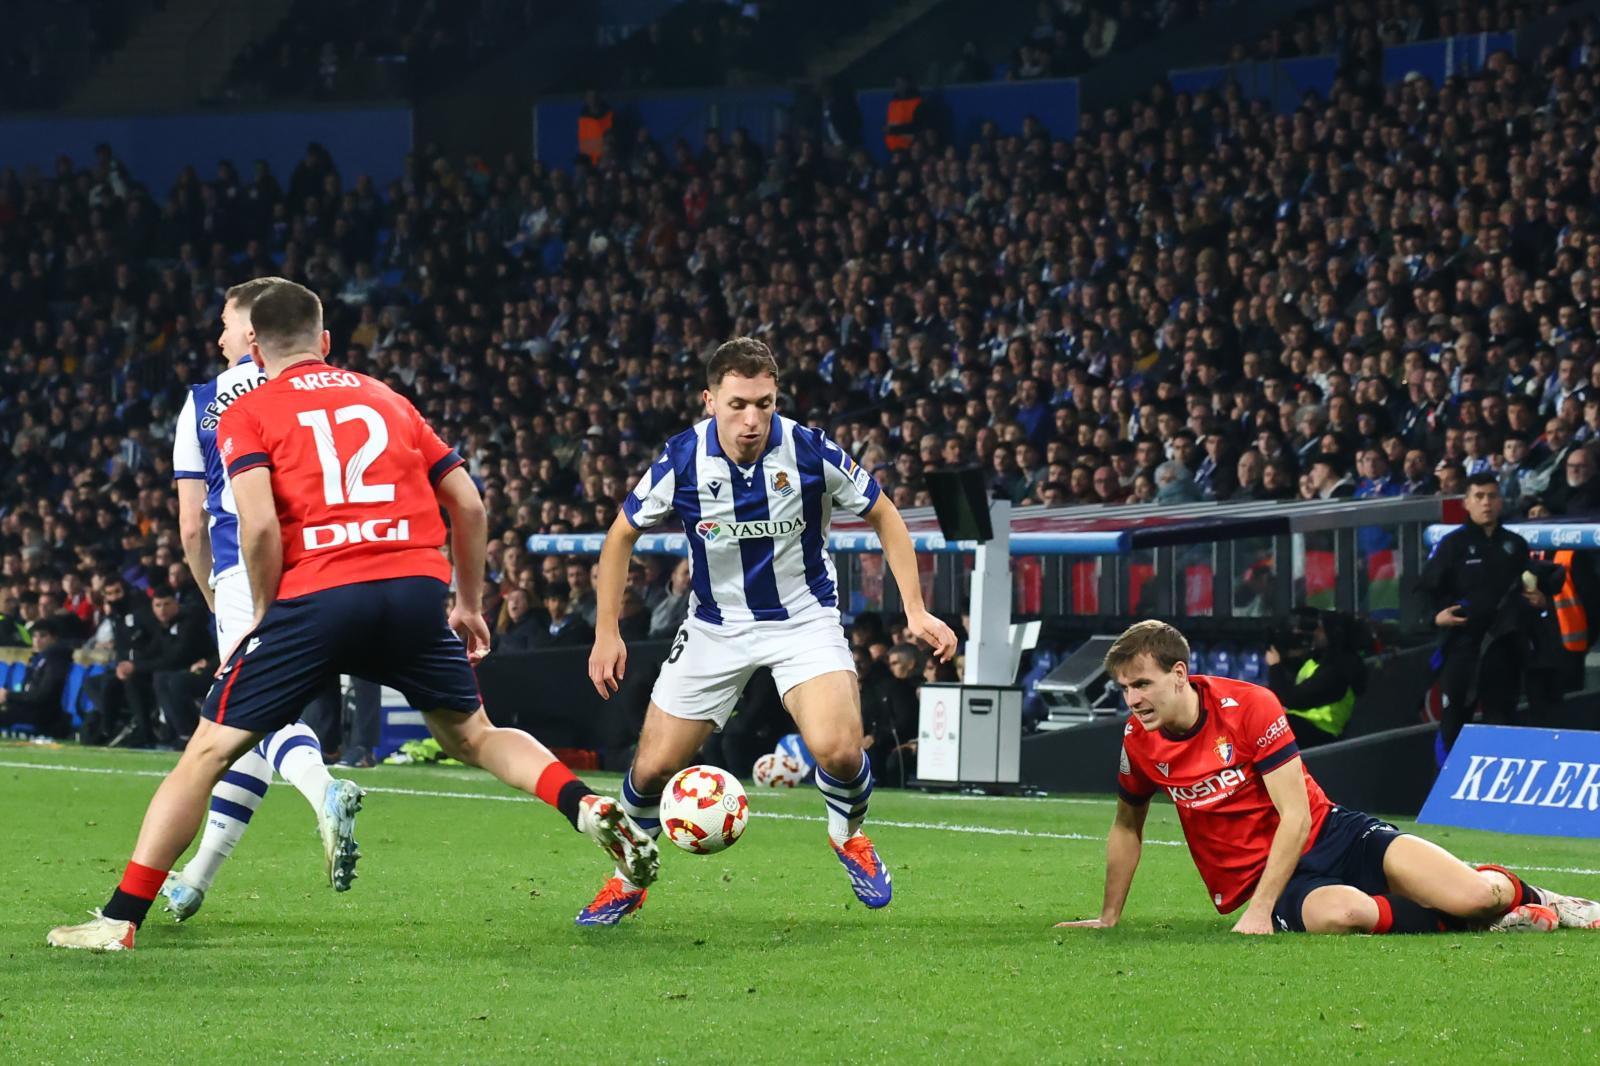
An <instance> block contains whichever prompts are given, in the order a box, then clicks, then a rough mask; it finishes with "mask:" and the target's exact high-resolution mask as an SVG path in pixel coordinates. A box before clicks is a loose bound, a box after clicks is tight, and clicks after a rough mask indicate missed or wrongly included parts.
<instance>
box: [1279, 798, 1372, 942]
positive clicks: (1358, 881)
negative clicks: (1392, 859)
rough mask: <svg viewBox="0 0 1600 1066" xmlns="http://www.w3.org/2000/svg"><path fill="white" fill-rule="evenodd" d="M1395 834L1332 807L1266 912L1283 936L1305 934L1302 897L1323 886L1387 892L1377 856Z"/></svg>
mask: <svg viewBox="0 0 1600 1066" xmlns="http://www.w3.org/2000/svg"><path fill="white" fill-rule="evenodd" d="M1399 835H1400V830H1398V829H1396V828H1395V827H1394V826H1392V825H1390V824H1389V823H1388V822H1383V821H1379V820H1378V819H1376V818H1374V817H1373V816H1372V815H1370V814H1363V813H1362V812H1360V811H1352V810H1350V809H1348V808H1346V807H1334V808H1333V809H1332V810H1330V811H1329V812H1328V816H1327V817H1326V818H1324V819H1323V820H1322V832H1321V833H1319V834H1318V835H1317V842H1316V843H1315V844H1313V845H1311V850H1310V851H1308V852H1306V853H1305V854H1304V855H1302V856H1300V864H1299V865H1298V866H1296V867H1295V868H1294V873H1293V875H1291V876H1290V878H1289V883H1288V884H1287V885H1286V886H1284V889H1283V895H1281V896H1279V897H1278V903H1277V906H1275V907H1273V908H1272V920H1273V921H1274V922H1275V923H1277V926H1278V928H1279V929H1282V930H1284V931H1286V932H1291V933H1303V932H1305V931H1306V923H1305V921H1304V919H1303V918H1302V916H1301V913H1300V911H1301V908H1302V907H1304V906H1305V902H1306V897H1307V896H1309V895H1310V894H1311V893H1312V892H1313V891H1315V890H1316V889H1319V888H1321V887H1323V886H1324V885H1349V886H1350V887H1351V888H1356V889H1360V890H1361V891H1362V892H1365V893H1366V894H1367V895H1369V896H1377V895H1381V894H1382V893H1385V892H1387V891H1389V878H1388V877H1386V876H1385V875H1384V872H1383V856H1384V855H1385V854H1386V853H1387V852H1388V850H1389V845H1390V844H1393V843H1394V841H1395V838H1396V837H1398V836H1399Z"/></svg>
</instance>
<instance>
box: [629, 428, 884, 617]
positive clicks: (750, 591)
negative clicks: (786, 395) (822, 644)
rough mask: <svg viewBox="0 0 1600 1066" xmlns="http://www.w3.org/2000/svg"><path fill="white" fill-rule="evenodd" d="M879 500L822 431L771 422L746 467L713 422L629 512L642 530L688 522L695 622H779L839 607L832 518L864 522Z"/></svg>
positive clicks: (687, 438) (679, 446)
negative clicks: (830, 547)
mask: <svg viewBox="0 0 1600 1066" xmlns="http://www.w3.org/2000/svg"><path fill="white" fill-rule="evenodd" d="M879 495H880V490H879V488H878V483H877V482H876V481H874V480H873V479H872V475H871V474H869V473H867V472H866V471H865V470H863V469H862V468H861V466H860V465H859V464H857V463H856V462H855V460H853V459H851V458H850V456H849V455H848V454H846V453H845V451H844V449H842V448H840V447H839V446H838V445H837V444H835V443H834V442H833V441H831V440H829V439H828V438H827V437H826V436H824V435H823V433H822V431H821V430H820V429H810V428H807V427H805V426H802V425H800V424H799V423H797V422H795V421H794V420H792V419H788V418H784V417H782V416H781V415H773V417H772V431H771V433H770V435H769V436H768V438H767V449H766V451H764V452H763V453H762V454H761V457H760V458H759V459H757V460H756V461H755V464H754V465H752V466H748V467H740V466H738V465H737V464H735V463H734V461H733V460H732V459H731V458H729V457H728V455H727V454H726V453H725V452H723V450H722V445H721V443H720V442H718V440H717V429H716V425H715V424H714V423H713V421H712V420H711V419H709V418H708V419H706V420H705V421H703V422H700V423H697V424H696V425H695V426H693V427H692V428H690V429H686V430H684V431H683V432H682V433H679V434H678V435H677V436H675V437H673V438H672V439H671V440H669V441H667V447H666V450H665V451H663V452H662V454H661V456H660V457H659V458H657V459H656V461H655V463H654V464H653V465H652V466H651V467H650V472H649V473H648V474H646V475H645V476H644V477H643V478H641V479H640V480H639V483H638V485H636V486H635V487H634V490H633V491H632V492H631V493H629V494H628V497H627V499H625V500H624V501H623V502H622V513H623V514H625V515H627V517H628V521H629V522H632V523H633V525H634V527H635V528H636V529H649V528H650V527H651V526H654V525H657V524H658V523H660V522H661V521H662V520H663V519H665V518H666V517H667V515H668V514H671V513H673V512H676V513H677V515H678V517H679V518H680V519H682V521H683V528H684V532H685V533H686V534H687V536H688V539H689V569H690V572H691V573H692V575H693V583H692V586H691V593H690V604H691V607H690V610H691V612H692V613H693V614H694V616H695V617H696V618H699V619H700V620H701V621H703V622H709V623H711V624H712V625H721V624H722V623H724V622H750V621H760V622H773V621H782V620H784V619H789V618H799V617H802V616H804V615H806V614H808V613H810V612H814V611H818V610H822V609H833V608H836V607H837V606H838V602H839V598H838V594H837V592H836V590H835V572H834V569H833V560H832V559H830V558H829V557H828V551H827V543H828V522H829V518H830V516H831V515H832V513H833V508H834V506H835V505H838V506H839V507H843V508H845V509H847V510H849V511H851V512H853V513H855V514H858V515H864V514H866V513H867V512H868V511H870V510H871V509H872V505H873V504H875V503H876V502H877V501H878V496H879Z"/></svg>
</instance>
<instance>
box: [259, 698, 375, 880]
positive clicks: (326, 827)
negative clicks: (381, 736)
mask: <svg viewBox="0 0 1600 1066" xmlns="http://www.w3.org/2000/svg"><path fill="white" fill-rule="evenodd" d="M264 747H265V750H266V755H267V759H268V760H269V761H270V762H271V763H272V768H273V769H274V770H277V771H278V776H279V777H281V778H283V779H284V780H285V781H287V782H289V784H291V785H293V786H294V787H295V791H297V792H299V793H300V795H302V796H304V797H305V798H306V802H307V803H309V804H311V810H312V813H314V814H315V815H316V817H317V833H318V835H319V836H321V837H322V860H323V869H324V872H325V873H326V874H327V876H328V884H330V885H331V886H333V890H334V891H335V892H348V891H349V890H350V887H351V884H352V883H353V882H354V881H355V879H356V860H357V859H359V858H361V850H360V849H359V848H358V847H357V846H356V812H357V811H359V810H360V809H361V797H362V795H363V793H362V791H361V788H360V786H358V785H357V784H356V783H355V782H354V781H346V780H344V779H342V778H336V777H334V776H333V775H332V774H330V773H328V767H327V764H326V763H324V762H323V761H322V742H321V741H320V740H318V739H317V734H316V732H315V731H314V730H313V729H312V728H311V727H310V726H308V725H306V724H305V723H304V722H296V723H295V724H294V725H291V726H286V727H285V728H283V729H280V730H278V731H277V732H276V733H273V734H271V735H269V736H268V737H267V739H266V742H265V745H264Z"/></svg>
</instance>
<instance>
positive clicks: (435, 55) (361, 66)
mask: <svg viewBox="0 0 1600 1066" xmlns="http://www.w3.org/2000/svg"><path fill="white" fill-rule="evenodd" d="M561 6H562V5H561V4H560V3H559V2H557V0H453V2H451V3H445V4H441V3H436V2H434V0H342V2H340V3H334V4H330V3H325V2H321V0H296V3H295V5H294V6H293V8H291V9H290V12H289V14H288V16H287V17H286V18H284V20H283V22H282V24H281V25H280V26H279V28H278V29H277V30H276V31H275V32H274V33H272V34H271V35H269V36H267V37H265V38H264V39H262V40H261V41H258V42H255V43H254V44H251V45H249V46H247V47H246V48H245V49H244V50H243V51H242V52H240V54H239V56H238V58H237V59H236V60H235V61H234V64H233V69H232V71H231V72H230V74H229V76H228V81H227V85H226V87H225V88H224V89H223V91H222V92H221V94H220V96H221V97H222V99H224V100H231V101H240V100H242V101H257V100H295V99H304V98H307V97H310V98H312V99H316V100H352V99H370V98H393V97H396V96H406V95H410V94H411V93H413V92H415V91H418V90H421V89H424V88H427V87H428V86H429V85H431V84H434V83H435V82H437V81H438V80H439V79H440V78H441V77H447V76H450V75H452V74H458V73H459V72H461V71H463V70H467V69H470V68H471V67H472V66H474V65H476V64H479V63H482V62H483V61H484V60H486V59H488V58H489V57H491V56H493V55H494V54H496V53H497V52H499V51H500V50H502V49H503V48H505V47H508V46H509V45H512V44H515V43H516V42H518V41H521V40H523V39H525V38H526V37H527V36H528V35H529V34H530V33H533V32H535V31H536V30H537V29H538V27H539V26H540V25H541V24H542V23H544V22H546V21H548V20H549V19H550V18H552V17H553V16H554V15H555V14H556V13H557V12H558V11H559V10H560V8H561Z"/></svg>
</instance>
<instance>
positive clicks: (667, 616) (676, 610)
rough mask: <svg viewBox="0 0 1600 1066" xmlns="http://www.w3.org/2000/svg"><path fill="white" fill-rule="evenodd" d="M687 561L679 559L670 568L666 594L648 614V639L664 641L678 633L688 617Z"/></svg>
mask: <svg viewBox="0 0 1600 1066" xmlns="http://www.w3.org/2000/svg"><path fill="white" fill-rule="evenodd" d="M689 591H690V578H689V560H687V559H680V560H678V564H677V565H676V566H674V567H673V568H672V577H671V579H670V580H669V582H668V584H667V594H666V595H665V596H663V597H662V598H661V600H660V601H659V602H657V603H656V606H655V610H653V611H651V612H650V634H649V636H650V639H651V640H665V639H667V638H668V637H670V636H672V634H674V633H676V632H677V631H678V627H679V626H681V625H682V624H683V620H684V619H685V618H688V617H689Z"/></svg>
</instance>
